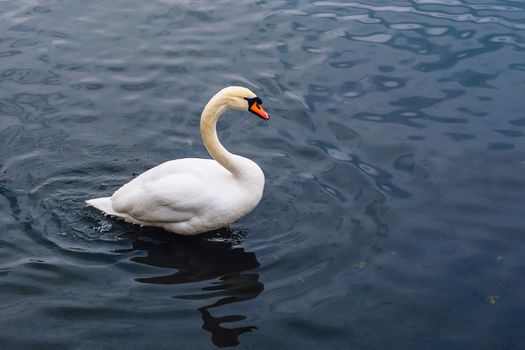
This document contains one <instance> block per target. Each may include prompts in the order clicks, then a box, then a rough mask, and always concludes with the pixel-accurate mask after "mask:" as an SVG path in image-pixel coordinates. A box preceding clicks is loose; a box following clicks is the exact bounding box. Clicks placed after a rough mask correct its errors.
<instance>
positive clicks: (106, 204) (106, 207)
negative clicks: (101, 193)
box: [86, 197, 122, 216]
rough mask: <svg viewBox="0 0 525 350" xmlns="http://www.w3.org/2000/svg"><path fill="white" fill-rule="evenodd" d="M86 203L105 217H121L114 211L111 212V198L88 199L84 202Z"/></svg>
mask: <svg viewBox="0 0 525 350" xmlns="http://www.w3.org/2000/svg"><path fill="white" fill-rule="evenodd" d="M86 203H87V204H89V205H91V206H92V207H95V208H97V209H98V210H101V211H103V212H104V213H105V214H106V215H113V216H121V215H122V214H119V213H117V212H116V211H115V210H113V206H112V205H111V197H102V198H95V199H89V200H87V201H86Z"/></svg>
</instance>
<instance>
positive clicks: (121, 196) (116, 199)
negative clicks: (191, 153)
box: [111, 174, 214, 222]
mask: <svg viewBox="0 0 525 350" xmlns="http://www.w3.org/2000/svg"><path fill="white" fill-rule="evenodd" d="M213 200H214V198H212V193H210V191H206V190H205V188H203V183H202V182H201V181H197V180H196V179H195V178H193V177H191V176H184V175H180V174H179V175H171V176H165V177H163V178H161V179H159V180H157V181H153V182H148V183H135V184H134V185H133V186H126V185H125V186H123V187H122V188H121V189H120V190H118V191H117V192H115V194H114V195H113V196H112V198H111V201H112V205H113V208H114V209H115V210H116V211H118V212H120V213H125V214H127V215H129V216H131V217H133V218H135V219H137V220H140V221H144V222H184V221H187V220H190V219H191V218H192V217H194V216H196V215H199V214H200V213H202V212H203V211H206V210H207V208H208V206H209V205H210V204H211V203H213Z"/></svg>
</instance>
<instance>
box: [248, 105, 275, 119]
mask: <svg viewBox="0 0 525 350" xmlns="http://www.w3.org/2000/svg"><path fill="white" fill-rule="evenodd" d="M250 112H252V113H253V114H255V115H256V116H258V117H261V118H262V119H264V120H269V119H270V115H268V113H266V111H265V110H264V108H262V106H261V105H260V104H259V103H258V102H254V103H252V104H251V105H250Z"/></svg>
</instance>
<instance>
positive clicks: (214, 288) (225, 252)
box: [127, 229, 264, 347]
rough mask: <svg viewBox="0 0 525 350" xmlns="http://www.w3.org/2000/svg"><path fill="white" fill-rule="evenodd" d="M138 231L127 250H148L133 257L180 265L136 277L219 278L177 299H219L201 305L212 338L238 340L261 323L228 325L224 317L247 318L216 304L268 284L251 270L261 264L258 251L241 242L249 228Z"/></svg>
mask: <svg viewBox="0 0 525 350" xmlns="http://www.w3.org/2000/svg"><path fill="white" fill-rule="evenodd" d="M143 233H144V234H143V235H141V236H139V237H135V238H134V239H133V241H132V245H133V247H132V248H131V249H129V250H127V251H134V250H143V251H145V252H146V253H147V255H146V256H140V257H133V258H132V260H133V261H135V262H137V263H140V264H145V265H150V266H155V267H164V268H170V269H174V270H176V271H175V272H173V273H169V274H166V275H162V276H156V277H148V278H137V279H136V280H137V281H138V282H141V283H153V284H181V283H195V282H200V281H206V280H215V281H214V282H213V283H211V285H210V286H207V287H204V288H202V293H198V294H191V295H178V296H176V298H178V299H186V300H209V299H213V300H215V301H214V302H213V303H211V304H208V305H205V306H203V307H200V308H199V309H198V310H199V312H200V313H201V315H202V320H203V322H204V324H203V326H202V328H203V329H205V330H207V331H209V332H210V333H211V334H212V337H211V340H212V342H213V343H214V344H215V345H217V346H219V347H228V346H236V345H238V344H239V340H238V338H239V336H240V335H241V334H243V333H245V332H250V331H252V330H253V329H256V328H257V327H255V326H244V327H237V328H226V327H224V326H223V324H225V323H230V322H238V321H242V320H244V319H246V316H244V315H240V314H238V315H226V316H220V317H219V316H214V315H213V314H212V309H214V308H218V307H220V306H223V305H227V304H232V303H237V302H240V301H244V300H250V299H253V298H255V297H257V296H258V295H259V294H260V293H261V292H262V291H263V290H264V285H263V284H262V283H261V282H260V281H259V275H258V274H256V273H252V272H246V271H249V270H253V269H255V268H257V267H259V262H258V261H257V259H256V257H255V253H253V252H246V251H245V250H244V248H241V247H238V246H237V245H238V244H239V243H240V242H241V241H242V240H243V238H244V236H245V235H246V232H243V231H233V230H230V229H223V230H220V231H214V232H211V233H208V234H205V235H200V236H197V237H184V236H175V235H171V234H167V233H166V232H164V231H156V230H154V229H151V230H145V231H144V232H143ZM217 299H218V300H217Z"/></svg>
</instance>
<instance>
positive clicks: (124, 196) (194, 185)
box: [86, 86, 270, 235]
mask: <svg viewBox="0 0 525 350" xmlns="http://www.w3.org/2000/svg"><path fill="white" fill-rule="evenodd" d="M261 104H262V101H261V99H260V98H258V97H257V96H256V95H255V94H254V93H253V92H251V91H250V90H248V89H246V88H243V87H238V86H230V87H227V88H224V89H222V90H221V91H219V92H218V93H217V94H216V95H215V96H213V97H212V99H211V100H210V101H209V102H208V104H207V105H206V107H204V110H203V111H202V115H201V121H200V130H201V135H202V139H203V141H204V145H205V146H206V149H207V150H208V152H209V153H210V155H211V156H212V157H213V159H214V160H211V159H200V158H184V159H177V160H171V161H168V162H166V163H163V164H160V165H158V166H156V167H154V168H152V169H150V170H148V171H146V172H144V173H142V174H141V175H139V176H137V177H136V178H135V179H133V180H131V181H130V182H128V183H127V184H125V185H124V186H122V187H121V188H119V189H118V190H117V191H116V192H115V193H113V195H112V196H111V197H104V198H96V199H90V200H87V201H86V203H87V204H89V205H91V206H93V207H95V208H97V209H100V210H102V211H103V212H104V213H106V214H107V215H112V216H116V217H119V218H122V219H124V220H125V221H128V222H131V223H134V224H140V225H145V226H157V227H161V228H163V229H165V230H167V231H171V232H175V233H179V234H183V235H194V234H198V233H201V232H206V231H210V230H214V229H218V228H221V227H224V226H227V225H228V224H230V223H232V222H234V221H236V220H237V219H239V218H240V217H241V216H243V215H245V214H247V213H249V212H250V211H251V210H252V209H253V208H255V206H256V205H257V204H258V203H259V201H260V200H261V197H262V193H263V189H264V174H263V172H262V170H261V168H259V166H258V165H257V164H256V163H254V162H253V161H251V160H249V159H247V158H244V157H241V156H238V155H235V154H232V153H230V152H228V151H227V150H226V149H225V148H224V147H223V146H222V145H221V143H220V142H219V139H218V138H217V130H216V125H217V120H218V119H219V117H220V116H221V115H222V113H223V112H224V111H226V110H227V109H230V108H233V109H238V110H243V111H250V112H252V113H254V114H256V115H257V116H259V117H261V118H262V119H265V120H268V119H270V116H269V115H268V113H266V111H265V110H264V109H263V108H262V106H261Z"/></svg>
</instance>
